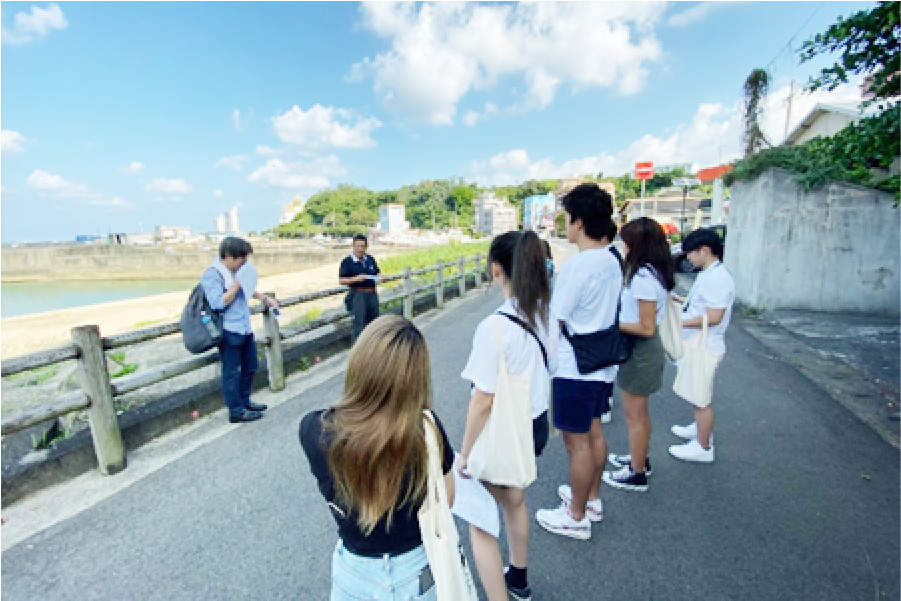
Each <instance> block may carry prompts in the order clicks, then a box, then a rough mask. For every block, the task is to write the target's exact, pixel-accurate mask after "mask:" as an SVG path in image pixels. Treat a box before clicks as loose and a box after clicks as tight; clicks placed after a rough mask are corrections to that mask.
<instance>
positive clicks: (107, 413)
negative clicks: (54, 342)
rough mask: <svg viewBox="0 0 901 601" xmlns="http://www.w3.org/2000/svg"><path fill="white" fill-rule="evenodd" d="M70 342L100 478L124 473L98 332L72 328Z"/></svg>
mask: <svg viewBox="0 0 901 601" xmlns="http://www.w3.org/2000/svg"><path fill="white" fill-rule="evenodd" d="M72 342H74V343H75V346H76V347H77V348H78V349H79V356H78V380H79V382H80V383H81V389H82V390H84V392H85V394H87V395H88V398H89V399H90V400H91V406H90V408H89V409H88V419H89V421H90V424H91V438H92V439H93V441H94V453H95V454H96V455H97V465H98V467H99V468H100V473H101V474H103V475H105V476H111V475H113V474H117V473H119V472H121V471H122V470H124V469H125V446H124V445H123V444H122V432H121V431H120V430H119V421H118V420H117V419H116V407H115V405H113V391H112V389H111V388H110V381H109V371H108V370H107V368H106V355H105V354H104V353H103V344H102V343H101V342H100V328H99V327H98V326H79V327H77V328H72Z"/></svg>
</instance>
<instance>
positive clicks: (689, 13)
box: [666, 2, 716, 27]
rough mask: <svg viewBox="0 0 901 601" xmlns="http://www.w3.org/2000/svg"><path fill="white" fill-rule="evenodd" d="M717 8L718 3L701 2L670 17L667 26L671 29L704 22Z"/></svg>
mask: <svg viewBox="0 0 901 601" xmlns="http://www.w3.org/2000/svg"><path fill="white" fill-rule="evenodd" d="M715 6H716V2H700V3H698V4H695V5H694V6H692V7H690V8H686V9H685V10H683V11H680V12H677V13H675V14H673V15H670V17H669V19H667V22H666V23H667V25H669V26H670V27H687V26H689V25H691V24H692V23H696V22H698V21H702V20H703V19H704V18H706V17H707V15H708V14H709V13H710V11H711V10H713V9H714V8H715Z"/></svg>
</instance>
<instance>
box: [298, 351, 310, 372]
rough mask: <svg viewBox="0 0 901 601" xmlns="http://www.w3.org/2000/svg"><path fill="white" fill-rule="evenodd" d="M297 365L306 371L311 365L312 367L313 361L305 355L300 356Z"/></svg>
mask: <svg viewBox="0 0 901 601" xmlns="http://www.w3.org/2000/svg"><path fill="white" fill-rule="evenodd" d="M297 367H299V368H300V371H307V370H308V369H310V368H311V367H313V361H312V360H310V358H309V357H307V356H306V355H303V356H301V358H300V359H298V360H297Z"/></svg>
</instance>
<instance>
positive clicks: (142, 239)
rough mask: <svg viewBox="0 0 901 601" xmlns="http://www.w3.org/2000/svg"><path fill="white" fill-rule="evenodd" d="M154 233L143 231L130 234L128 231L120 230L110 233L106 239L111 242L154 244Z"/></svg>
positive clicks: (138, 244)
mask: <svg viewBox="0 0 901 601" xmlns="http://www.w3.org/2000/svg"><path fill="white" fill-rule="evenodd" d="M154 237H155V236H154V234H150V233H147V234H145V233H144V232H141V233H140V234H129V233H126V232H118V233H113V234H109V235H108V236H107V237H106V239H107V241H108V242H109V244H118V245H131V246H152V245H153V244H154Z"/></svg>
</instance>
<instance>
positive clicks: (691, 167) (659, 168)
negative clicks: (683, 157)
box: [654, 163, 700, 174]
mask: <svg viewBox="0 0 901 601" xmlns="http://www.w3.org/2000/svg"><path fill="white" fill-rule="evenodd" d="M699 167H700V165H699V164H697V163H672V164H670V165H654V173H669V172H672V171H676V170H677V169H681V170H682V171H683V172H684V173H685V174H694V173H697V171H698V168H699Z"/></svg>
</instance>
